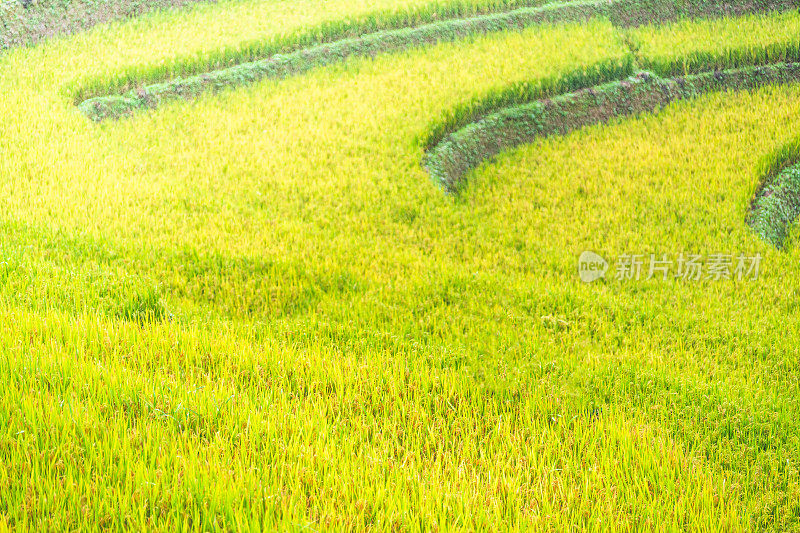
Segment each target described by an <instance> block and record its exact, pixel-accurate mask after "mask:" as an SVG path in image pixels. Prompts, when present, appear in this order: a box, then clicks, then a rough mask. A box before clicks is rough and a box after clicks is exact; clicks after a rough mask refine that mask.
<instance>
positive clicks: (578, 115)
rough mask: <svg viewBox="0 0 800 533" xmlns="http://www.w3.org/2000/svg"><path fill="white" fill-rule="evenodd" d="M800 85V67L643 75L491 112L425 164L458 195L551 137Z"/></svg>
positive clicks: (434, 152) (445, 142)
mask: <svg viewBox="0 0 800 533" xmlns="http://www.w3.org/2000/svg"><path fill="white" fill-rule="evenodd" d="M797 82H800V64H798V63H777V64H774V65H763V66H755V67H745V68H740V69H729V70H721V71H720V70H717V71H711V72H706V73H700V74H690V75H688V76H683V77H679V78H675V79H662V78H659V77H658V76H655V75H653V74H652V73H647V72H641V73H639V74H637V75H636V76H635V77H631V78H629V79H627V80H623V81H616V82H611V83H608V84H605V85H600V86H597V87H593V88H589V89H582V90H580V91H577V92H573V93H568V94H562V95H558V96H556V97H554V98H551V99H548V100H546V101H538V102H534V103H531V104H523V105H520V106H515V107H507V108H505V109H502V110H501V111H498V112H496V113H492V114H489V115H487V116H485V117H484V118H482V119H481V120H480V121H478V122H476V123H473V124H470V125H468V126H466V127H464V128H462V129H461V130H459V131H457V132H455V133H453V134H451V135H450V136H448V137H447V138H446V139H444V140H443V141H442V142H440V143H439V144H437V145H436V146H435V147H433V148H432V150H431V151H430V152H428V154H427V156H426V158H425V166H426V168H427V169H428V170H429V171H430V173H431V175H432V176H433V178H434V179H435V180H436V181H437V182H439V183H441V184H442V186H444V187H445V189H447V190H448V191H450V192H455V191H457V190H458V189H459V188H460V187H461V185H462V182H463V180H464V178H465V176H466V175H467V173H468V172H469V171H470V170H472V169H474V168H476V167H477V166H478V165H480V164H481V163H482V162H483V161H486V160H489V159H491V158H493V157H495V156H497V155H498V154H499V153H501V152H503V151H506V150H509V149H511V148H514V147H516V146H519V145H521V144H526V143H531V142H534V141H536V140H539V139H542V138H544V137H548V136H551V135H566V134H567V133H570V132H572V131H574V130H576V129H578V128H582V127H586V126H588V125H592V124H599V123H603V122H608V121H610V120H611V119H613V118H616V117H620V116H629V115H637V114H641V113H649V112H654V111H657V110H659V109H661V108H663V107H665V106H667V105H669V104H670V103H672V102H675V101H678V100H685V99H689V98H696V97H697V96H700V95H702V94H705V93H706V92H709V91H739V90H751V89H754V88H758V87H761V86H764V85H770V84H781V83H797Z"/></svg>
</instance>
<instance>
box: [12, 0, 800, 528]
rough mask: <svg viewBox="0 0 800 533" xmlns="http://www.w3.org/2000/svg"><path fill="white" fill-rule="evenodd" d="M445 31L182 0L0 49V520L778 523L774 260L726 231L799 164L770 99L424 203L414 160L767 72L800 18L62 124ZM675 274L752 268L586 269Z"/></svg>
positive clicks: (302, 79) (375, 524)
mask: <svg viewBox="0 0 800 533" xmlns="http://www.w3.org/2000/svg"><path fill="white" fill-rule="evenodd" d="M451 5H455V4H441V5H439V6H438V7H437V6H431V5H430V4H429V3H427V2H422V1H417V0H380V1H379V2H373V3H370V5H365V4H364V3H363V2H355V1H353V0H327V1H325V2H320V1H319V0H292V1H291V2H289V1H286V2H275V1H257V0H242V1H237V2H226V3H219V4H197V5H195V6H194V7H193V8H192V9H189V10H184V11H167V12H158V13H154V14H151V15H149V16H147V17H142V18H137V19H134V20H130V21H126V22H124V23H122V22H118V23H114V24H111V25H103V26H98V27H96V28H94V29H93V30H92V31H89V32H86V33H81V34H79V35H75V36H73V37H71V38H69V39H54V40H49V41H47V42H44V43H42V44H40V45H37V46H34V47H28V48H16V49H13V50H9V51H8V52H5V53H4V54H3V55H2V56H0V70H1V71H2V72H3V76H2V77H0V94H2V95H3V98H2V99H1V100H0V154H3V156H2V157H0V176H2V177H3V178H2V179H0V205H3V210H2V214H1V215H0V324H2V325H3V327H2V328H0V379H2V381H0V383H2V385H3V387H2V393H0V420H1V421H2V425H0V427H2V428H3V432H2V433H0V456H2V461H0V529H4V528H13V529H18V530H21V531H26V530H34V531H41V530H64V529H80V530H83V529H86V530H97V529H103V528H105V529H114V530H118V529H129V530H163V531H179V530H191V531H210V530H246V529H250V530H259V529H263V530H273V529H277V530H290V531H300V530H311V529H313V530H315V531H333V530H342V529H354V530H367V529H373V530H381V531H382V530H401V531H406V530H411V531H416V530H420V531H422V530H424V531H428V530H433V529H439V530H475V529H495V530H504V529H512V530H513V529H525V530H527V529H541V530H552V531H563V530H565V529H587V530H607V529H656V530H712V529H720V528H722V529H724V530H732V531H737V530H773V531H791V530H798V529H800V506H799V504H798V502H800V464H798V457H800V403H798V401H797V400H796V398H800V380H799V379H798V369H797V357H796V353H797V350H796V346H795V345H796V339H797V338H798V335H800V307H798V305H797V302H798V301H800V300H798V298H800V294H798V289H797V284H795V283H792V282H791V280H793V279H794V278H795V277H796V276H797V275H798V264H800V247H798V246H792V244H793V242H794V241H795V240H796V238H797V236H796V231H795V229H794V226H791V225H790V226H788V229H786V227H785V226H784V228H785V229H786V234H785V241H784V246H783V247H782V248H781V249H777V248H776V247H775V246H773V244H771V243H770V242H767V241H765V240H763V239H761V238H760V237H759V236H758V235H757V234H756V233H755V232H754V231H753V230H752V229H751V228H750V227H749V226H748V224H746V223H745V219H746V218H747V217H748V216H750V215H749V214H750V213H752V212H753V211H752V210H753V208H754V206H756V207H758V206H759V205H760V204H759V202H760V200H759V198H764V197H765V195H764V194H761V193H763V192H764V191H765V190H769V188H770V187H777V186H776V185H772V184H773V183H778V184H780V181H777V182H776V181H775V179H776V177H778V176H783V175H788V174H787V173H789V172H791V171H785V169H787V168H789V167H791V166H792V165H795V164H797V162H798V159H797V157H796V156H797V154H798V152H797V141H796V140H797V139H798V132H800V98H799V97H800V84H793V83H782V84H775V83H772V82H773V81H776V78H770V79H768V80H765V79H764V78H763V76H762V78H758V77H756V76H752V77H750V76H748V77H747V78H746V80H747V81H748V83H749V82H754V83H752V84H749V85H748V87H747V88H748V89H749V90H742V91H736V92H723V91H710V92H709V91H704V90H703V91H701V92H704V93H705V94H702V95H699V96H697V97H695V98H691V99H686V100H683V101H680V102H670V103H668V104H667V105H665V106H664V107H663V108H662V109H661V110H660V112H659V113H658V114H643V115H639V116H630V117H628V118H621V117H617V118H610V120H609V121H608V122H607V123H606V124H602V125H600V124H595V125H590V126H587V127H584V128H581V129H576V130H575V131H569V132H567V131H564V132H559V133H564V134H563V135H558V136H552V137H548V138H543V139H539V140H537V141H536V142H534V143H532V144H523V145H519V146H518V147H517V148H515V149H513V150H510V151H505V152H503V153H499V154H497V156H496V157H495V158H494V159H493V160H492V161H487V162H484V163H482V164H480V165H477V166H476V167H475V168H473V169H472V170H470V172H469V174H468V177H467V179H465V180H464V182H463V185H462V186H461V187H460V188H459V191H458V194H457V195H448V194H445V193H444V192H443V191H442V189H441V187H439V186H438V185H437V184H436V183H435V182H434V181H433V180H431V178H430V175H429V174H428V172H427V171H426V169H425V168H423V166H422V165H421V161H422V160H423V157H424V155H425V149H426V143H428V142H429V140H430V139H433V138H435V137H436V136H437V135H438V136H439V137H440V138H445V137H446V136H448V135H450V134H451V133H453V132H455V131H457V130H460V129H462V128H464V127H465V126H466V127H469V126H468V124H469V123H471V122H474V121H476V120H478V121H479V120H480V119H481V118H484V117H485V116H486V115H487V114H491V113H495V112H497V111H498V109H499V108H502V107H507V106H518V105H526V102H527V103H528V105H530V104H529V103H530V101H531V100H538V99H546V98H551V99H552V101H553V102H555V101H557V99H558V98H561V97H558V96H556V95H558V94H561V93H565V92H571V91H576V90H579V89H581V88H582V87H585V86H594V85H598V84H604V83H610V82H611V83H613V82H614V80H618V79H619V78H624V77H627V76H630V75H631V74H633V73H634V72H636V71H638V70H642V69H647V70H649V71H651V72H653V73H654V76H653V77H652V78H651V79H650V80H649V81H650V82H652V83H654V84H664V83H668V82H666V81H665V80H666V79H667V78H673V77H676V76H682V75H691V74H696V73H702V72H706V71H713V70H715V69H717V68H719V70H720V71H725V70H730V69H742V70H735V71H732V72H747V73H753V72H755V71H753V70H751V67H753V66H754V65H759V64H778V63H790V62H791V61H793V60H796V59H797V58H796V45H797V31H796V30H797V29H798V28H800V13H797V12H782V13H769V14H755V15H743V16H741V17H738V18H736V19H720V20H693V21H685V20H681V21H678V22H675V23H674V24H667V23H664V22H663V21H662V22H661V23H660V24H659V25H652V26H650V25H641V24H636V25H634V26H636V27H630V25H624V24H622V23H620V22H615V21H613V19H610V18H609V17H595V18H592V19H591V20H587V21H573V22H570V23H558V24H542V25H535V26H531V27H527V28H523V29H519V30H518V31H507V30H502V31H496V32H488V33H483V34H475V35H471V36H470V37H469V38H465V39H457V40H449V41H448V42H440V41H439V40H437V41H436V42H430V43H427V42H426V44H425V46H415V47H412V48H409V49H406V50H394V51H392V52H391V53H388V52H387V53H382V54H379V55H376V56H375V57H357V56H351V57H349V58H347V59H346V60H344V61H337V62H335V63H331V64H328V65H327V66H324V67H320V68H314V69H306V71H305V72H304V73H302V74H298V75H296V76H292V77H286V78H284V79H262V80H261V81H260V82H258V83H252V84H247V85H242V86H239V87H237V88H236V89H235V90H226V91H220V92H213V91H212V92H204V93H203V94H201V95H199V97H198V98H196V99H194V100H193V101H192V102H184V101H182V100H173V101H170V102H168V103H165V105H161V106H158V107H156V108H153V109H151V110H149V111H148V112H146V113H136V114H133V115H132V116H130V117H128V118H126V119H125V120H119V121H104V122H101V123H96V122H93V121H90V120H87V119H86V117H85V116H84V115H83V114H82V113H80V112H79V111H78V110H77V109H76V104H77V103H80V102H81V101H82V99H84V98H88V97H91V96H98V95H99V94H108V93H106V92H105V91H107V90H109V89H113V90H112V91H111V92H115V91H116V92H125V91H127V90H131V89H133V88H135V87H136V84H140V83H142V84H150V83H154V82H164V81H168V80H170V79H174V78H177V77H187V76H191V75H196V74H200V73H202V72H205V71H210V70H214V69H220V68H224V67H230V66H232V63H231V62H233V64H239V63H241V62H247V61H255V60H259V59H263V58H266V57H269V56H270V55H272V54H271V53H267V54H262V53H261V52H264V51H275V50H278V49H281V50H285V49H286V47H287V46H289V44H287V43H299V44H295V45H292V46H301V47H306V46H313V43H314V42H315V41H313V40H312V41H303V39H305V38H306V37H302V36H304V35H306V36H311V35H313V34H314V32H317V31H319V28H326V27H327V28H356V27H359V26H358V25H359V24H366V23H367V22H365V21H387V20H392V21H403V24H400V23H399V22H398V23H397V26H396V27H395V28H387V27H383V26H381V27H376V28H375V30H376V31H384V30H389V29H397V28H402V27H405V26H416V25H418V24H417V22H416V21H415V20H412V19H411V18H408V17H413V16H415V15H413V14H414V13H422V15H419V18H420V20H419V22H420V23H428V22H431V20H432V18H433V14H434V13H439V12H440V11H437V10H447V9H450V7H447V6H451ZM458 5H459V6H462V7H460V8H458V9H461V11H458V14H459V15H457V16H460V15H464V16H467V15H469V13H470V9H474V12H475V13H478V14H483V13H485V12H488V11H490V10H491V11H498V10H500V11H505V10H506V9H505V7H503V6H502V5H500V4H499V3H489V2H476V3H475V4H474V6H473V7H472V8H469V7H468V6H470V5H472V4H468V3H466V2H462V3H460V4H458ZM650 5H651V7H653V6H655V7H658V6H666V8H665V9H668V10H670V11H669V12H670V13H674V11H671V10H672V7H670V6H673V5H684V4H672V3H661V4H655V3H652V4H650ZM693 5H694V4H691V5H689V7H686V9H689V8H690V7H691V6H693ZM724 5H728V6H733V5H738V3H735V2H730V3H725V4H724ZM742 5H743V6H745V5H746V7H748V9H750V8H752V6H753V5H754V4H753V3H751V2H748V3H742ZM507 7H508V9H509V10H511V9H515V8H518V7H520V8H521V7H524V6H521V5H515V4H514V5H512V4H507ZM761 7H763V6H761ZM692 9H694V8H692ZM732 12H734V14H737V15H739V13H738V12H736V11H735V10H733V11H732ZM344 13H347V14H348V15H347V16H346V17H345V16H344V15H343V14H344ZM452 14H453V15H454V16H455V15H456V12H455V11H454V12H452ZM685 14H692V13H690V12H689V11H686V12H685ZM676 16H677V15H676ZM392 17H394V18H392ZM404 17H406V18H404ZM448 18H452V17H448ZM665 20H667V19H665ZM406 22H408V23H407V24H406ZM375 24H377V22H376V23H375ZM387 24H388V23H387ZM393 24H394V23H393ZM337 31H338V30H337ZM344 33H346V32H344ZM334 34H336V35H339V36H340V37H341V36H342V34H343V32H339V33H336V32H333V31H332V32H331V33H326V34H325V35H327V36H330V35H334ZM352 37H354V36H353V35H345V36H344V37H343V38H352ZM307 38H308V39H311V38H310V37H307ZM338 38H339V37H337V39H338ZM324 40H325V38H323V36H320V38H319V39H318V40H317V41H316V42H322V41H324ZM327 40H330V39H327ZM784 68H785V69H787V72H788V69H790V68H791V67H790V66H785V67H781V66H773V67H770V68H768V69H766V70H765V71H760V72H762V74H763V73H764V72H767V73H769V72H773V73H774V72H778V71H781V69H784ZM720 75H721V76H723V78H724V76H726V75H731V72H728V73H727V74H725V73H721V74H720ZM693 79H694V81H695V82H696V83H700V82H701V81H703V80H708V81H709V83H712V84H717V83H719V79H718V78H716V77H714V76H712V77H711V78H703V77H702V76H701V77H698V78H693ZM639 81H642V83H643V84H645V85H646V84H647V83H646V82H645V81H644V80H639ZM766 81H769V83H765V82H766ZM670 83H671V82H670ZM648 86H649V85H648ZM670 86H671V87H672V85H670ZM98 91H99V92H98ZM580 94H584V93H580ZM609 105H617V103H616V101H609ZM454 110H455V111H454ZM459 110H461V111H459ZM572 111H574V109H573V110H570V112H572ZM31 117H34V118H35V120H31ZM564 118H565V124H567V123H568V122H566V121H568V119H569V116H565V117H564ZM437 132H438V133H437ZM776 190H777V189H776ZM781 190H784V189H781ZM786 191H787V194H783V193H781V194H780V195H779V196H780V197H787V198H791V197H792V196H791V194H789V193H790V192H791V191H789V190H788V189H786ZM771 196H776V195H775V194H773V195H771ZM771 196H770V197H771ZM754 198H755V200H754ZM789 218H791V217H787V220H786V221H787V222H788V219H789ZM585 250H593V251H595V252H597V253H598V254H600V255H602V256H603V257H605V258H606V259H608V260H609V261H610V262H611V263H612V270H611V271H609V274H608V276H607V277H606V278H605V279H604V280H602V281H597V282H595V283H593V284H584V283H582V282H581V281H580V279H579V277H578V275H577V261H578V257H579V256H580V254H581V252H583V251H585ZM681 253H686V254H699V255H702V256H704V257H710V256H713V255H715V254H731V255H732V256H736V255H738V254H745V255H747V256H756V255H760V256H761V257H762V258H763V261H762V263H761V266H762V270H761V272H760V276H759V277H758V279H756V280H739V279H736V277H735V276H734V277H733V279H730V280H718V281H716V280H713V279H706V277H705V276H704V277H703V279H702V280H700V281H691V280H686V279H669V280H662V279H661V278H660V277H656V278H654V279H647V278H648V276H647V273H646V268H647V267H646V266H645V272H644V274H643V276H642V277H641V279H639V280H625V279H617V276H615V271H614V266H613V265H614V261H615V259H617V258H618V257H619V256H622V255H625V254H643V255H647V256H649V255H650V254H658V255H659V256H660V255H661V254H671V255H677V254H681Z"/></svg>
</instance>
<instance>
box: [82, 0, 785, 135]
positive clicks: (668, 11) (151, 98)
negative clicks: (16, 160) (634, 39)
mask: <svg viewBox="0 0 800 533" xmlns="http://www.w3.org/2000/svg"><path fill="white" fill-rule="evenodd" d="M795 4H796V2H794V0H792V1H764V2H757V3H754V4H753V5H751V6H749V7H747V8H744V9H742V8H741V6H740V4H739V3H737V2H731V3H724V2H723V3H717V2H695V3H693V2H676V3H675V4H671V3H669V2H663V1H645V2H639V1H637V0H617V1H615V2H604V1H588V2H558V3H553V4H549V5H547V6H545V7H542V8H538V9H537V8H532V9H531V8H529V9H525V8H522V9H517V10H509V9H510V7H511V6H512V4H504V3H500V4H495V5H491V6H490V7H491V9H493V10H498V11H505V12H501V13H497V14H482V15H479V16H476V17H474V18H472V19H466V20H451V21H444V22H438V23H433V24H429V25H423V26H420V27H409V28H405V29H402V30H395V31H386V32H378V33H373V34H370V35H366V36H362V37H358V38H351V39H346V38H345V37H347V36H348V35H352V34H353V33H362V34H363V33H368V32H370V31H375V30H376V29H384V28H393V27H402V26H405V25H409V26H412V25H413V24H414V23H419V22H420V21H424V20H432V19H433V18H435V16H436V15H442V16H464V14H465V13H470V14H472V13H474V11H475V10H474V8H473V9H472V10H466V9H464V6H463V5H462V4H453V5H449V6H446V8H445V9H439V8H438V6H436V8H434V9H435V10H434V9H431V10H429V11H422V12H421V13H416V14H417V15H418V16H417V17H416V18H411V17H409V16H408V15H407V14H405V13H393V14H391V15H389V16H386V15H383V14H378V15H374V16H373V17H372V18H370V19H367V20H366V21H361V22H359V23H356V24H355V25H353V24H351V23H349V22H342V23H337V24H327V25H325V26H322V27H320V28H319V29H317V30H316V31H315V32H313V33H308V34H301V35H297V36H295V37H293V38H290V39H287V40H286V41H285V42H283V43H272V44H271V45H268V46H267V47H266V48H263V47H262V48H261V50H260V52H253V51H248V52H247V53H246V54H245V57H252V56H253V55H257V54H258V53H260V54H262V55H263V56H268V57H267V58H266V59H261V60H259V61H255V62H250V63H241V64H238V65H236V66H233V67H229V68H227V69H224V70H215V71H212V72H208V73H204V74H201V75H196V76H193V77H190V78H186V79H181V78H179V79H177V80H174V81H171V82H167V83H162V84H157V85H150V86H146V87H143V86H141V84H142V82H143V81H145V80H147V79H151V78H153V77H156V78H158V77H163V76H164V74H165V73H163V72H161V73H157V74H148V75H146V77H145V78H144V79H142V80H140V81H139V83H140V86H139V87H138V88H137V89H135V90H131V91H130V92H128V93H126V94H124V95H121V96H95V97H94V98H87V95H91V94H95V93H97V92H99V90H98V88H97V87H96V86H95V87H88V88H86V87H84V88H81V89H79V90H78V95H77V96H76V102H77V103H79V107H80V109H81V110H82V111H83V112H84V113H85V114H86V115H87V116H89V117H90V118H92V119H93V120H96V121H100V120H104V119H107V118H119V117H121V116H124V115H127V114H130V113H132V112H134V111H136V110H140V109H147V108H153V107H157V106H158V105H159V104H161V103H162V102H164V101H169V100H176V99H181V98H185V99H189V98H196V97H197V96H198V95H200V94H202V93H204V92H206V91H219V90H222V89H225V88H231V87H239V86H242V85H245V84H250V83H254V82H257V81H260V80H262V79H265V78H278V79H280V78H284V77H287V76H291V75H296V74H299V73H303V72H307V71H308V70H310V69H312V68H317V67H320V66H324V65H328V64H331V63H335V62H338V61H343V60H345V59H347V58H348V57H359V56H374V55H376V54H379V53H387V52H392V51H399V50H404V49H408V48H410V47H413V46H421V45H424V44H432V43H436V42H447V41H452V40H455V39H463V38H466V37H468V36H475V35H482V34H486V33H490V32H496V31H504V30H505V31H507V30H513V29H520V28H525V27H529V26H531V25H537V24H542V23H547V22H551V23H552V22H561V23H568V22H575V21H581V20H585V19H588V18H591V17H607V18H608V19H609V20H611V21H612V23H614V24H615V25H617V26H622V27H627V26H639V25H642V24H645V23H657V22H665V21H670V20H677V19H678V18H681V17H691V18H696V17H719V16H725V15H742V14H746V13H759V12H769V11H781V10H786V9H791V8H792V7H795ZM478 11H479V10H478ZM319 42H330V43H331V44H329V45H323V46H310V44H315V43H319ZM304 47H305V49H302V50H300V51H297V52H293V53H289V54H288V55H286V56H283V55H273V54H276V53H279V52H281V53H283V52H291V51H292V50H298V49H301V48H304ZM687 59H691V58H687ZM695 59H696V58H695ZM194 68H196V67H192V66H185V67H184V71H186V70H187V69H188V71H192V70H194ZM125 80H126V81H119V80H118V81H115V82H113V84H112V87H110V88H106V90H105V91H104V94H108V92H114V87H124V86H130V85H131V84H132V83H133V82H132V79H131V77H130V75H127V76H126V77H125ZM557 85H559V86H565V85H564V84H557ZM567 85H569V83H568V82H567ZM572 88H574V87H572ZM526 90H527V89H525V88H523V87H518V88H515V89H514V90H513V91H512V92H515V93H520V92H525V91H526ZM536 92H537V94H541V91H538V90H537V91H536ZM496 96H497V97H498V98H499V99H505V98H509V97H511V96H513V95H512V94H511V93H509V94H506V95H499V94H498V95H496ZM513 97H514V98H518V97H519V94H517V96H513ZM459 111H464V110H459ZM458 114H460V113H458ZM437 134H438V133H437V132H434V133H433V135H432V136H433V137H436V136H437ZM431 142H432V141H428V144H430V143H431Z"/></svg>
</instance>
